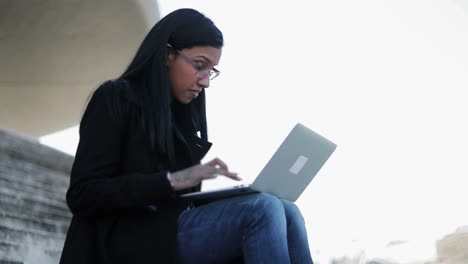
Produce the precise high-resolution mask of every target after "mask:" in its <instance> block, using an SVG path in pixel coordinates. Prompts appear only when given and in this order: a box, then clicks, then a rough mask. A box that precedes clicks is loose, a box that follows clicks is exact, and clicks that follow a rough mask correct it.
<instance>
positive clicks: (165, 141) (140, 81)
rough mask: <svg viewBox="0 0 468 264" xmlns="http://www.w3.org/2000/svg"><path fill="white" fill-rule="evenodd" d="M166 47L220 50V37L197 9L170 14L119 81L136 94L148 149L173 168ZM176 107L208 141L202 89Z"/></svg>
mask: <svg viewBox="0 0 468 264" xmlns="http://www.w3.org/2000/svg"><path fill="white" fill-rule="evenodd" d="M168 44H170V45H171V46H172V47H173V48H174V49H176V50H181V49H184V48H191V47H194V46H212V47H215V48H221V47H222V46H223V35H222V33H221V31H220V30H219V29H218V28H217V27H216V26H215V25H214V23H213V22H212V21H211V20H210V19H209V18H207V17H206V16H205V15H203V14H201V13H200V12H198V11H196V10H193V9H179V10H176V11H173V12H172V13H170V14H168V15H167V16H165V17H164V18H162V19H161V20H160V21H159V22H158V23H156V25H154V27H153V28H152V29H151V30H150V32H149V33H148V34H147V36H146V38H145V39H144V40H143V42H142V44H141V45H140V47H139V49H138V51H137V53H136V55H135V57H134V59H133V60H132V62H131V63H130V65H129V66H128V68H127V70H126V71H125V72H124V73H123V74H122V75H121V76H120V77H119V78H118V79H121V80H125V81H126V83H127V84H128V86H129V87H128V88H129V89H131V90H132V93H134V94H135V95H136V100H137V104H138V105H139V107H140V109H139V110H140V111H139V113H140V114H139V115H140V116H139V121H140V124H141V128H142V129H143V130H144V133H145V135H146V137H147V139H148V142H149V144H150V146H151V147H152V149H153V150H155V149H157V150H159V151H161V152H162V153H165V154H166V155H167V158H168V159H169V162H170V164H171V165H172V166H173V165H174V164H175V154H174V153H175V150H174V149H175V148H174V137H173V133H174V130H173V129H174V127H175V124H174V119H175V117H174V116H173V112H172V109H171V107H172V108H173V106H171V100H172V99H171V89H170V83H169V78H168V72H167V65H166V59H167V54H168V51H169V52H171V50H168V47H167V45H168ZM117 101H118V100H117ZM179 107H180V108H181V109H183V110H182V112H183V113H182V116H185V117H186V120H185V121H188V122H191V123H192V124H191V125H193V127H194V129H195V131H200V135H201V137H202V138H203V139H205V140H207V139H208V133H207V124H206V110H205V108H206V107H205V91H204V89H203V91H202V92H201V93H200V94H199V96H198V97H197V98H196V99H194V100H193V101H192V102H190V103H189V104H188V105H184V106H182V105H180V106H179ZM187 118H188V119H189V120H187ZM185 121H184V122H185ZM176 129H177V128H176Z"/></svg>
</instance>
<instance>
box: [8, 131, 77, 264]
mask: <svg viewBox="0 0 468 264" xmlns="http://www.w3.org/2000/svg"><path fill="white" fill-rule="evenodd" d="M72 162H73V157H72V156H69V155H67V154H64V153H62V152H60V151H57V150H55V149H52V148H49V147H47V146H44V145H41V144H40V143H38V142H37V141H36V140H35V139H32V138H29V137H26V136H22V135H18V134H16V133H13V132H11V131H9V130H6V129H3V128H0V263H34V264H51V263H58V260H59V257H60V252H61V249H62V246H63V242H64V238H65V234H66V231H67V229H68V225H69V223H70V219H71V214H70V212H69V210H68V208H67V206H66V204H65V201H64V198H65V192H66V189H67V187H68V183H69V172H70V169H71V165H72ZM2 261H3V262H2Z"/></svg>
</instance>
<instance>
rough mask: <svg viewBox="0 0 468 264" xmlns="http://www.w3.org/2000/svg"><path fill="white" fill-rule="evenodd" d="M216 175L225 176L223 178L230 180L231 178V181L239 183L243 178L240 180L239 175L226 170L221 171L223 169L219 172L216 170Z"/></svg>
mask: <svg viewBox="0 0 468 264" xmlns="http://www.w3.org/2000/svg"><path fill="white" fill-rule="evenodd" d="M216 173H217V174H220V175H223V176H226V177H228V178H231V179H233V180H237V181H240V180H242V178H240V177H239V176H238V174H237V173H235V172H230V171H228V170H224V169H221V168H219V169H217V170H216Z"/></svg>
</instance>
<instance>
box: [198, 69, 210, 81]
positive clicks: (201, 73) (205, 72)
mask: <svg viewBox="0 0 468 264" xmlns="http://www.w3.org/2000/svg"><path fill="white" fill-rule="evenodd" d="M195 75H196V76H197V77H198V78H201V79H205V78H206V77H208V76H210V71H209V70H206V69H203V70H199V71H198V72H197V73H196V74H195Z"/></svg>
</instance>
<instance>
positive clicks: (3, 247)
mask: <svg viewBox="0 0 468 264" xmlns="http://www.w3.org/2000/svg"><path fill="white" fill-rule="evenodd" d="M0 256H2V257H0V264H2V263H9V264H19V263H38V262H39V261H42V263H58V259H59V258H60V250H57V249H50V248H44V247H40V246H31V245H27V244H24V243H23V244H18V243H8V242H0ZM2 261H3V262H2Z"/></svg>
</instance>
